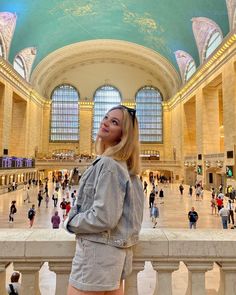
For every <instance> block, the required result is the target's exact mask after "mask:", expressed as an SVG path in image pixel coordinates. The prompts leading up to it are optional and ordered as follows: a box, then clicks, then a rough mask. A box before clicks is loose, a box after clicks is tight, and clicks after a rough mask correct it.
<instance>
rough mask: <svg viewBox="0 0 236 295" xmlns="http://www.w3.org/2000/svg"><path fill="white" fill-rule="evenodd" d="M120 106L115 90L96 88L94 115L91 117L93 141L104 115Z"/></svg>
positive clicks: (117, 93) (112, 88) (118, 96)
mask: <svg viewBox="0 0 236 295" xmlns="http://www.w3.org/2000/svg"><path fill="white" fill-rule="evenodd" d="M119 104H121V95H120V92H119V90H118V89H117V88H115V87H113V86H110V85H104V86H102V87H100V88H98V89H97V90H96V92H95V94H94V115H93V140H95V139H96V135H97V132H98V129H99V126H100V123H101V120H102V119H103V117H104V115H105V113H106V112H107V111H108V110H109V109H110V108H112V107H114V106H117V105H119Z"/></svg>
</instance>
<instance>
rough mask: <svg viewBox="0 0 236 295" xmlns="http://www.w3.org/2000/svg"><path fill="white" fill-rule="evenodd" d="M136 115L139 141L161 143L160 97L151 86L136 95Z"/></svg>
mask: <svg viewBox="0 0 236 295" xmlns="http://www.w3.org/2000/svg"><path fill="white" fill-rule="evenodd" d="M136 114H137V118H138V121H139V132H140V134H139V135H140V141H142V142H160V143H161V142H162V97H161V94H160V92H159V91H158V90H157V89H155V88H154V87H152V86H145V87H143V88H141V89H140V90H139V91H138V92H137V94H136Z"/></svg>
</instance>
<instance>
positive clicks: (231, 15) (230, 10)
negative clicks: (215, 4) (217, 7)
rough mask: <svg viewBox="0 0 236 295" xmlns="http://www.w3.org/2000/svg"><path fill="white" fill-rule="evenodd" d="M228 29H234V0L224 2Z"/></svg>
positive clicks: (235, 20) (235, 25) (235, 4)
mask: <svg viewBox="0 0 236 295" xmlns="http://www.w3.org/2000/svg"><path fill="white" fill-rule="evenodd" d="M226 5H227V10H228V18H229V27H230V30H231V31H233V30H234V29H235V28H236V0H226Z"/></svg>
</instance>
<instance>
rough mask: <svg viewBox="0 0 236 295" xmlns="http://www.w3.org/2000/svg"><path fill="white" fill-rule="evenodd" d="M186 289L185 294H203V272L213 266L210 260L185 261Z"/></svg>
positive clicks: (204, 287) (204, 288)
mask: <svg viewBox="0 0 236 295" xmlns="http://www.w3.org/2000/svg"><path fill="white" fill-rule="evenodd" d="M184 263H185V265H186V266H187V268H188V289H187V292H186V295H205V294H206V286H205V273H206V272H207V271H208V270H211V269H212V268H213V262H210V261H187V262H184Z"/></svg>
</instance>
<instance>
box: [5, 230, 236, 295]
mask: <svg viewBox="0 0 236 295" xmlns="http://www.w3.org/2000/svg"><path fill="white" fill-rule="evenodd" d="M0 249H1V252H0V261H1V263H0V265H1V268H0V294H5V279H6V267H7V266H8V265H9V263H12V262H13V265H14V269H15V270H17V271H19V272H21V276H22V282H21V284H22V289H21V290H22V291H21V295H40V294H41V293H40V290H39V283H38V282H39V270H40V268H41V267H42V265H43V263H44V262H48V264H49V269H50V270H51V271H53V272H55V273H56V293H55V294H56V295H65V294H66V288H67V284H68V276H69V273H70V267H71V260H72V256H73V253H74V250H75V239H74V236H73V235H69V234H67V233H66V232H65V231H64V230H50V229H38V230H31V229H29V230H25V229H11V230H9V229H8V230H7V229H1V230H0ZM235 249H236V235H235V233H234V231H227V230H213V229H211V230H183V229H182V230H181V229H160V230H159V229H154V230H153V229H143V230H142V232H141V236H140V242H139V244H138V245H136V246H135V248H134V260H133V272H132V274H131V275H130V276H129V278H128V279H127V280H126V282H125V295H143V294H141V293H140V292H139V291H138V284H137V281H138V280H137V275H138V273H139V272H140V271H142V270H143V269H144V265H145V262H147V261H148V262H151V264H152V267H153V269H154V271H156V284H155V290H154V293H153V292H152V293H151V294H150V295H152V294H154V295H172V294H173V295H175V294H176V288H173V287H172V286H173V285H175V284H174V281H173V277H174V276H172V273H173V272H175V271H177V270H178V269H179V267H180V262H181V264H184V265H185V266H186V267H187V270H188V272H187V273H186V277H185V278H184V281H185V282H186V288H185V289H183V290H180V291H181V294H183V295H185V294H187V295H205V294H206V282H205V281H206V280H205V278H206V273H207V272H208V271H209V270H211V269H212V268H213V265H214V266H215V267H217V268H219V275H220V279H219V280H215V281H216V285H217V289H218V292H216V291H213V293H210V294H220V295H235V294H236V289H235V286H236V251H235ZM181 275H182V274H181ZM139 278H140V277H139ZM218 285H219V287H218ZM178 294H180V293H178ZM207 294H209V293H207ZM47 295H54V294H47Z"/></svg>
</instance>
